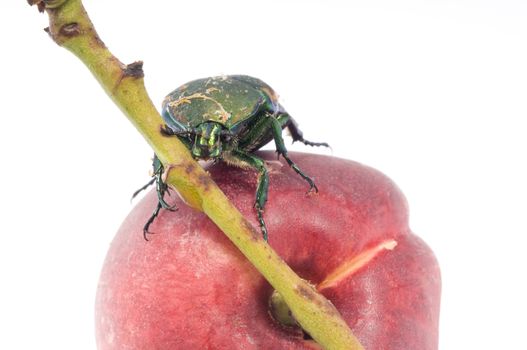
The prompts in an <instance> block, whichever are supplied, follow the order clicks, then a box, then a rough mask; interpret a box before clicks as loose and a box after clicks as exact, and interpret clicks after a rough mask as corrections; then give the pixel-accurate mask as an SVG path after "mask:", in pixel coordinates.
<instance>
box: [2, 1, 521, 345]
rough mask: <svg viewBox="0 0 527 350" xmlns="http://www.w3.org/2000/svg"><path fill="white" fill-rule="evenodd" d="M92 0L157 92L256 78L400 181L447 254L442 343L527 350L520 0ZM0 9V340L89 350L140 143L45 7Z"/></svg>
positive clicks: (114, 44)
mask: <svg viewBox="0 0 527 350" xmlns="http://www.w3.org/2000/svg"><path fill="white" fill-rule="evenodd" d="M85 2H86V7H87V9H88V11H89V13H90V15H91V17H92V19H93V21H94V22H95V25H96V27H97V29H98V31H99V33H100V35H101V37H102V39H103V40H104V41H105V43H106V44H107V45H108V46H109V48H110V49H111V50H112V51H113V52H114V54H116V55H117V56H118V57H119V58H120V59H121V60H122V61H124V62H126V63H130V62H133V61H134V60H138V59H141V60H144V62H145V65H144V69H145V72H146V84H147V87H148V89H149V91H150V94H151V97H152V99H153V100H154V101H157V102H158V103H160V101H161V100H162V98H163V97H164V95H165V94H166V93H168V92H169V91H171V90H172V89H174V88H176V87H177V86H179V85H181V84H182V83H184V82H186V81H188V80H192V79H195V78H200V77H206V76H212V75H218V74H234V73H244V74H250V75H254V76H257V77H260V78H261V79H263V80H264V81H266V82H268V83H269V84H270V85H272V86H273V87H274V89H275V90H277V91H278V92H279V94H280V95H281V98H282V102H283V104H284V105H285V107H286V108H287V109H288V111H289V112H290V113H291V114H292V115H293V116H294V117H295V118H296V119H297V120H298V121H299V123H300V125H301V127H302V129H303V131H304V133H305V135H306V138H310V139H313V140H326V141H328V142H329V143H331V145H332V146H333V155H335V156H339V157H343V158H349V159H354V160H357V161H360V162H362V163H365V164H368V165H371V166H374V167H376V168H378V169H379V170H381V171H383V172H384V173H386V174H387V175H388V176H390V177H391V178H392V179H394V180H395V181H396V183H397V184H398V185H399V186H400V187H401V189H402V190H403V192H404V193H405V194H406V196H407V198H408V201H409V204H410V210H411V222H410V224H411V227H412V229H413V230H414V231H415V232H416V233H418V234H419V235H420V236H421V237H423V238H424V239H425V240H426V241H427V242H428V243H429V245H430V246H431V247H432V248H433V249H434V251H435V252H436V254H437V257H438V259H439V262H440V264H441V268H442V273H443V299H442V315H441V329H440V333H441V335H440V339H441V340H440V348H441V349H443V350H450V349H526V348H527V341H526V340H525V339H526V338H525V331H526V327H527V301H526V297H525V296H526V295H527V281H526V280H527V273H526V269H527V258H526V256H527V253H526V252H525V249H526V247H525V244H526V242H527V239H526V237H527V214H526V211H527V205H526V198H527V182H526V181H527V167H526V157H525V150H526V149H527V141H526V133H527V129H526V127H525V123H524V122H525V119H526V113H527V104H526V103H525V101H526V97H527V2H525V1H521V0H518V1H512V0H494V1H490V0H489V1H462V0H458V1H448V0H447V1H439V0H436V1H433V0H428V1H425V0H422V1H409V0H403V1H380V0H374V1H354V2H352V1H337V0H332V1H331V0H326V1H314V0H313V1H305V0H304V1H300V0H298V1H293V0H287V1H286V0H281V1H277V0H274V1H269V0H268V1H249V0H245V1H219V0H210V1H206V0H201V1H149V2H147V1H132V0H113V1H103V0H92V1H85ZM6 6H7V7H6ZM0 16H1V17H0V35H1V38H2V40H1V47H2V50H1V51H2V53H1V54H0V69H1V75H0V82H1V83H0V89H1V103H0V108H1V116H0V120H1V124H0V153H1V157H0V164H1V166H2V168H1V172H0V186H1V187H0V205H1V208H0V209H1V210H0V216H1V218H2V220H1V226H0V232H1V241H0V271H1V275H0V276H1V277H0V278H1V280H0V283H1V285H0V349H6V350H11V349H94V348H95V342H94V326H93V303H94V297H95V290H96V285H97V279H98V274H99V271H100V268H101V265H102V262H103V259H104V256H105V252H106V249H107V248H108V245H109V243H110V241H111V239H112V236H113V234H114V232H115V231H116V230H117V228H118V226H119V224H120V222H121V221H122V220H123V218H124V217H125V215H126V214H127V212H128V211H129V210H130V209H131V207H132V204H130V202H129V199H130V195H131V193H132V192H133V191H134V190H135V189H136V188H137V187H138V186H140V185H142V184H143V183H144V182H145V181H146V180H148V171H149V168H150V157H151V151H150V150H149V147H148V146H147V145H146V143H145V142H144V141H143V140H142V138H141V136H140V135H139V134H138V133H137V132H136V131H135V130H134V128H133V127H132V126H131V124H130V123H129V122H128V121H127V120H126V119H125V118H124V117H123V115H122V114H121V113H120V111H119V110H118V109H117V108H116V107H115V106H114V105H113V104H112V102H111V101H110V100H109V98H107V96H106V95H105V94H104V92H103V91H102V89H101V88H100V87H99V86H98V84H97V83H96V81H95V80H94V79H93V78H92V76H91V75H90V73H89V72H88V71H87V70H86V69H85V68H84V67H83V66H82V65H81V63H80V62H79V61H78V60H77V59H76V58H75V57H74V56H72V55H71V54H70V53H68V52H66V51H65V50H63V49H61V48H59V47H57V46H56V45H55V44H54V43H53V42H52V41H51V40H50V39H49V38H48V37H47V35H46V34H45V33H44V32H43V31H42V28H43V27H45V26H46V25H47V24H46V22H47V18H46V16H44V15H39V14H38V13H37V11H36V8H30V7H29V6H27V4H26V1H25V0H17V1H9V2H8V3H6V4H4V5H3V8H2V11H1V12H0ZM291 149H294V150H300V151H304V150H305V151H311V149H305V148H304V147H302V146H301V145H300V146H296V147H291ZM324 152H326V153H327V154H329V153H330V152H327V151H324Z"/></svg>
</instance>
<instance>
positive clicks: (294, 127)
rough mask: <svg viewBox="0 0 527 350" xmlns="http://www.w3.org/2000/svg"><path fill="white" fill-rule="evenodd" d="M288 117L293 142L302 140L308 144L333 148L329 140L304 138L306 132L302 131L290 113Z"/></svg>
mask: <svg viewBox="0 0 527 350" xmlns="http://www.w3.org/2000/svg"><path fill="white" fill-rule="evenodd" d="M288 117H289V118H288V119H287V123H286V127H287V130H289V133H290V134H291V137H292V138H293V142H296V141H300V142H302V143H303V144H304V145H307V146H316V147H320V146H324V147H329V148H331V147H330V146H329V144H328V143H327V142H312V141H308V140H306V139H304V134H303V133H302V130H300V129H299V128H298V124H297V123H296V121H295V120H294V119H293V118H292V117H291V116H290V115H288Z"/></svg>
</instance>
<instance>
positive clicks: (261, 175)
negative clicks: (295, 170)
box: [232, 150, 269, 241]
mask: <svg viewBox="0 0 527 350" xmlns="http://www.w3.org/2000/svg"><path fill="white" fill-rule="evenodd" d="M232 156H233V157H234V158H235V159H236V160H237V161H239V162H241V163H244V164H247V165H249V166H251V167H253V168H255V169H256V170H257V171H258V186H257V187H256V200H255V202H254V208H255V209H256V215H257V216H258V222H259V223H260V229H261V230H262V235H263V239H264V240H265V241H267V240H268V236H269V235H268V233H267V226H265V221H264V218H263V211H264V207H265V203H266V202H267V194H268V192H269V174H268V173H267V168H266V167H265V163H264V161H263V160H262V159H260V158H258V157H256V156H254V155H252V154H248V153H245V152H242V151H239V150H236V151H234V152H233V153H232Z"/></svg>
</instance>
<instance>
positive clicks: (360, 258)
mask: <svg viewBox="0 0 527 350" xmlns="http://www.w3.org/2000/svg"><path fill="white" fill-rule="evenodd" d="M396 246H397V241H396V240H394V239H387V240H385V241H382V242H380V243H379V244H377V245H375V246H373V247H371V248H369V249H366V250H365V251H363V252H361V253H359V254H358V255H356V256H355V257H353V258H351V259H350V260H347V261H344V263H342V264H341V265H339V266H338V267H337V268H336V269H335V270H333V271H332V272H331V273H330V274H329V275H328V276H327V277H326V279H325V280H324V281H322V282H320V283H319V284H318V285H317V289H318V290H319V291H321V290H322V289H325V288H330V287H333V286H335V285H337V284H338V283H339V282H340V281H342V280H343V279H345V278H347V277H349V276H351V275H353V274H354V273H355V272H357V271H358V270H359V269H360V268H361V267H363V266H365V265H366V264H368V263H369V262H370V261H372V260H373V259H374V258H375V257H376V256H377V255H379V254H380V253H381V252H382V251H385V250H394V249H395V247H396Z"/></svg>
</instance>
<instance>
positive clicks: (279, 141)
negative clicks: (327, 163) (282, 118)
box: [269, 116, 318, 192]
mask: <svg viewBox="0 0 527 350" xmlns="http://www.w3.org/2000/svg"><path fill="white" fill-rule="evenodd" d="M269 118H271V127H272V130H273V137H274V142H275V144H276V152H277V153H278V155H279V156H280V155H281V156H282V157H284V159H285V160H286V162H287V164H289V166H290V167H291V168H293V170H294V171H295V172H296V173H297V174H298V175H300V176H301V177H302V178H303V179H304V180H306V181H307V183H308V184H309V191H308V192H311V191H313V190H314V191H315V192H318V188H317V186H316V185H315V182H313V180H312V179H311V178H310V177H309V176H307V175H306V174H304V173H303V172H302V170H300V168H299V167H298V165H296V164H295V162H293V161H292V160H291V158H289V156H288V155H287V149H286V148H285V145H284V139H283V138H282V125H280V122H279V121H278V119H276V118H275V117H273V116H271V117H269Z"/></svg>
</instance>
